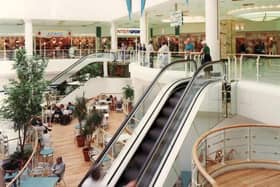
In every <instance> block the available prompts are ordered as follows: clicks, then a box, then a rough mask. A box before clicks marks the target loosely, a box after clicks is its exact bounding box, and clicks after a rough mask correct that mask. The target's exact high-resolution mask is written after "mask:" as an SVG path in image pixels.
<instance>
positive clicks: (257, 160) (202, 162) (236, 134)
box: [192, 124, 280, 187]
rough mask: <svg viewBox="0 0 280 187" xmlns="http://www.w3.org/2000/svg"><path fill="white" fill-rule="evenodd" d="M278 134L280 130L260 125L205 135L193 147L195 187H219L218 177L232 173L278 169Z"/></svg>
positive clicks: (246, 125)
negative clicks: (224, 173) (237, 170)
mask: <svg viewBox="0 0 280 187" xmlns="http://www.w3.org/2000/svg"><path fill="white" fill-rule="evenodd" d="M279 134H280V126H274V125H257V124H252V125H250V124H244V125H233V126H227V127H224V128H219V129H213V130H211V131H208V132H206V133H205V134H204V135H202V136H201V137H200V138H199V139H198V140H197V141H196V143H195V144H194V147H193V151H192V156H193V167H192V186H193V187H197V186H199V187H201V186H209V185H211V186H214V187H217V186H219V184H218V183H217V182H216V180H215V177H216V176H218V175H221V174H222V173H223V172H225V171H229V170H232V169H244V168H248V167H252V166H253V167H255V168H257V167H259V168H270V169H275V168H279V166H280V163H279V161H280V149H279V139H280V137H279ZM275 166H277V167H275Z"/></svg>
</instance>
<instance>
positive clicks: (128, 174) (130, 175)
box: [118, 168, 139, 186]
mask: <svg viewBox="0 0 280 187" xmlns="http://www.w3.org/2000/svg"><path fill="white" fill-rule="evenodd" d="M138 173H139V171H138V170H137V169H135V168H127V169H126V170H125V172H124V173H123V175H122V180H121V181H119V183H121V184H122V185H126V184H127V183H129V182H130V181H132V180H135V179H136V178H137V175H138ZM118 186H121V185H118Z"/></svg>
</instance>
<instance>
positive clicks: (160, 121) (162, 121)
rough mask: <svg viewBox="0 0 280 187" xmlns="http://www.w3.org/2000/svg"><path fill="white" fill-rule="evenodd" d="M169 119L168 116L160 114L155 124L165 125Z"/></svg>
mask: <svg viewBox="0 0 280 187" xmlns="http://www.w3.org/2000/svg"><path fill="white" fill-rule="evenodd" d="M167 120H168V117H165V116H158V117H157V119H156V121H155V124H156V125H158V126H160V127H164V125H165V124H166V122H167Z"/></svg>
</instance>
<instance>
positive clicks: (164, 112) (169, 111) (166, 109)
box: [161, 106, 174, 116]
mask: <svg viewBox="0 0 280 187" xmlns="http://www.w3.org/2000/svg"><path fill="white" fill-rule="evenodd" d="M173 109H174V108H173V107H171V106H166V107H164V108H163V109H162V110H161V114H162V115H164V116H170V115H171V114H172V112H173Z"/></svg>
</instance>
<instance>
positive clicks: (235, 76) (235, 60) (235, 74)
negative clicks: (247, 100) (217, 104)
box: [233, 56, 237, 80]
mask: <svg viewBox="0 0 280 187" xmlns="http://www.w3.org/2000/svg"><path fill="white" fill-rule="evenodd" d="M233 58H234V80H236V79H237V57H236V56H233Z"/></svg>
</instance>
